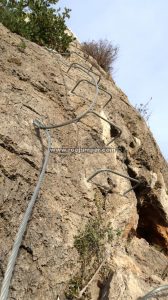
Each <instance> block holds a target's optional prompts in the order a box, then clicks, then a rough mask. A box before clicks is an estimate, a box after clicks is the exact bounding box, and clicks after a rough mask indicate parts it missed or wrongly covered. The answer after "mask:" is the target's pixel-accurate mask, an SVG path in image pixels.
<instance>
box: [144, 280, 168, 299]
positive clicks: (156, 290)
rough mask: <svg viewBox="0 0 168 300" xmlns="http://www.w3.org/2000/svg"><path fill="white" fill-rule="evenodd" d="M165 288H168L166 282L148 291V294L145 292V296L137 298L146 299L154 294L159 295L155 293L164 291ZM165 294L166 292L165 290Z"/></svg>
mask: <svg viewBox="0 0 168 300" xmlns="http://www.w3.org/2000/svg"><path fill="white" fill-rule="evenodd" d="M165 290H168V285H167V284H166V285H162V286H159V287H157V288H155V289H153V290H152V291H150V292H149V293H148V294H146V295H145V296H143V297H141V298H139V300H147V299H149V298H151V297H155V296H156V297H159V295H157V293H159V292H162V291H165ZM167 294H168V292H167Z"/></svg>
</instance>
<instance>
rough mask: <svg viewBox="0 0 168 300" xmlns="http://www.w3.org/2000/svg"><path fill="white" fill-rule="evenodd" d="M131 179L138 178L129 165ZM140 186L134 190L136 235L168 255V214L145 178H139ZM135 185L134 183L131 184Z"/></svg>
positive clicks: (128, 170)
mask: <svg viewBox="0 0 168 300" xmlns="http://www.w3.org/2000/svg"><path fill="white" fill-rule="evenodd" d="M127 172H128V174H129V176H130V177H133V178H136V172H135V171H134V170H133V169H132V168H131V167H130V166H129V165H127ZM138 179H139V180H140V185H139V186H138V187H137V188H136V189H134V192H135V195H136V198H137V213H138V215H139V221H138V226H137V230H136V235H137V237H138V238H143V239H145V240H146V241H147V242H148V243H149V244H150V245H151V246H154V247H155V249H157V250H159V251H160V252H163V253H164V254H166V255H168V222H167V218H166V214H165V212H164V210H163V208H162V206H161V203H160V202H159V200H158V198H157V196H156V195H155V194H154V192H153V191H152V189H151V187H150V186H149V184H148V182H147V181H146V179H145V178H144V177H140V178H138ZM131 184H132V185H134V183H133V182H131Z"/></svg>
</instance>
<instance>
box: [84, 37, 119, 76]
mask: <svg viewBox="0 0 168 300" xmlns="http://www.w3.org/2000/svg"><path fill="white" fill-rule="evenodd" d="M82 49H83V51H84V52H85V53H87V54H88V55H91V56H92V57H93V58H94V59H96V61H97V63H98V65H99V66H100V67H102V68H103V69H104V70H105V71H106V72H108V73H110V72H111V71H112V70H113V63H114V61H115V60H116V58H117V54H118V50H119V48H118V47H117V46H113V45H112V43H111V42H109V41H108V40H99V41H98V42H96V41H91V42H84V43H83V44H82Z"/></svg>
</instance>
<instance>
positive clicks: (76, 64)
mask: <svg viewBox="0 0 168 300" xmlns="http://www.w3.org/2000/svg"><path fill="white" fill-rule="evenodd" d="M76 66H78V67H80V68H82V69H85V71H87V74H88V75H89V73H92V74H93V75H96V76H98V77H99V79H98V81H97V84H98V83H99V82H100V80H101V76H100V75H99V74H97V73H95V72H93V71H92V70H89V69H87V68H85V67H84V66H82V65H81V64H78V63H72V64H71V65H70V66H69V69H68V71H67V73H68V72H69V71H70V69H71V68H72V67H74V68H76Z"/></svg>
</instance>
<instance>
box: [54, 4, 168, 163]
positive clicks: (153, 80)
mask: <svg viewBox="0 0 168 300" xmlns="http://www.w3.org/2000/svg"><path fill="white" fill-rule="evenodd" d="M59 6H60V7H62V8H63V7H65V6H66V7H68V8H71V9H72V11H71V17H70V19H69V20H68V21H67V25H68V27H69V28H70V29H71V30H72V31H73V32H74V33H75V34H76V36H77V37H78V39H79V40H80V42H83V41H90V40H99V39H108V40H109V41H111V42H112V44H113V45H118V46H119V54H118V59H117V61H116V62H115V64H114V72H113V79H114V81H115V82H116V84H117V85H118V86H119V87H120V88H121V89H122V90H123V92H125V94H126V95H127V96H128V98H129V101H130V102H131V103H132V105H134V106H135V105H138V106H139V104H140V103H143V104H145V103H146V102H148V101H149V99H150V98H151V97H152V100H151V102H150V104H149V112H151V116H150V118H149V122H148V124H149V127H150V129H151V131H152V133H153V135H154V137H155V139H156V141H157V143H158V145H159V147H160V149H161V151H162V153H163V155H164V156H165V158H166V159H167V160H168V134H167V130H168V1H167V0H101V1H100V0H69V1H68V0H60V1H59Z"/></svg>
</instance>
